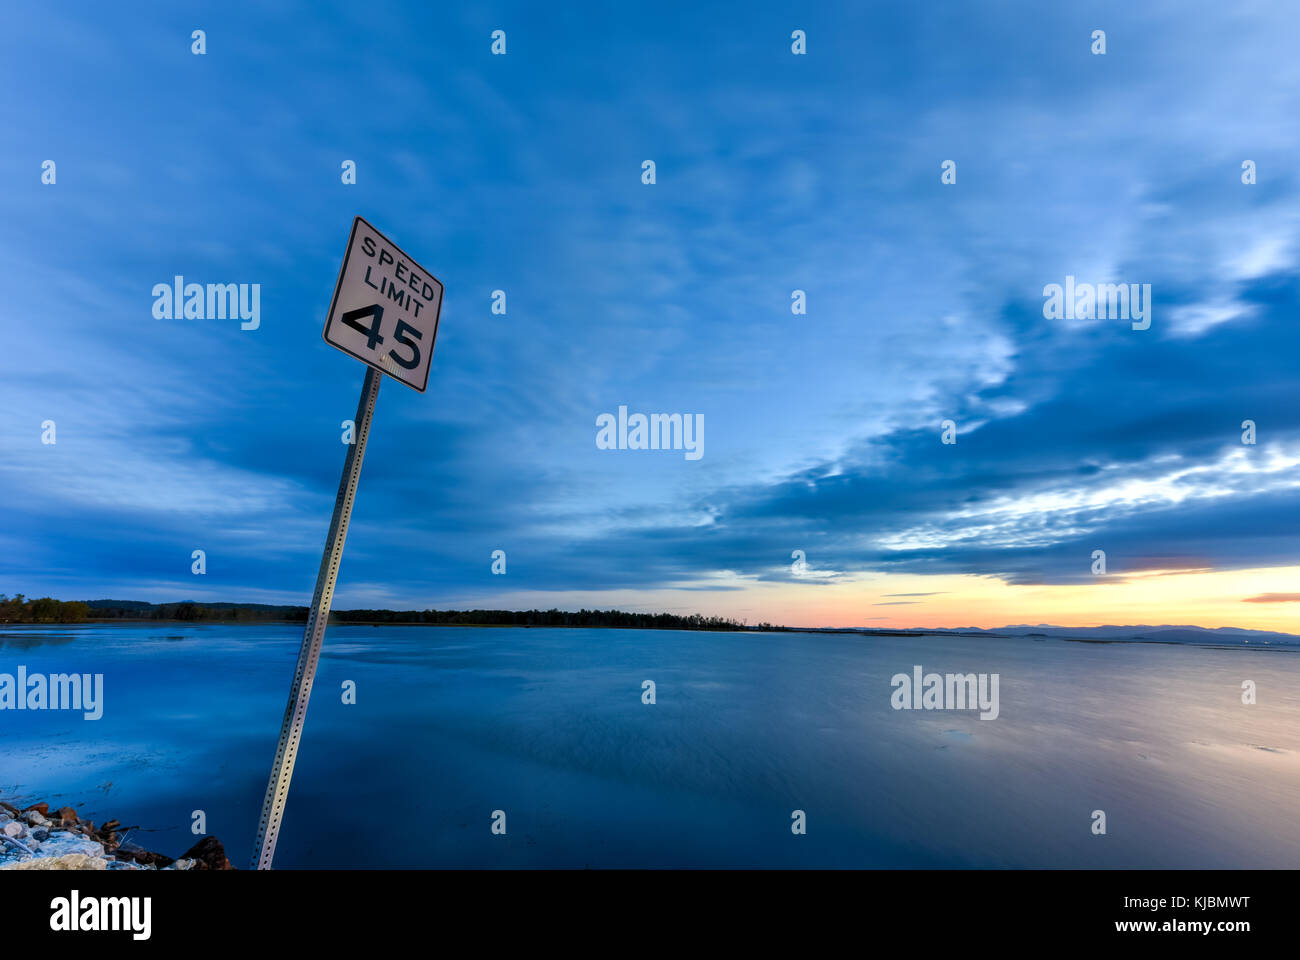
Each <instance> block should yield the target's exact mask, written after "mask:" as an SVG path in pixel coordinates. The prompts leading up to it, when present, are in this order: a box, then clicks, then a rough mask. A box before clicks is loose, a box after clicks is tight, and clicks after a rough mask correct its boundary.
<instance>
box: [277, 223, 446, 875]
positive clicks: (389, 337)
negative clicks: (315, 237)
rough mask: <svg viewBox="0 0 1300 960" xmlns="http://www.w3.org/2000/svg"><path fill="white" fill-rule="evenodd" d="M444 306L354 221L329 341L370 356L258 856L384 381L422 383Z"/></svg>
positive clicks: (306, 690)
mask: <svg viewBox="0 0 1300 960" xmlns="http://www.w3.org/2000/svg"><path fill="white" fill-rule="evenodd" d="M441 309H442V284H441V283H439V282H438V281H437V279H436V278H435V277H434V276H433V274H431V273H429V271H428V270H425V269H424V267H422V266H420V265H419V264H418V263H416V262H415V261H414V260H412V259H411V258H410V257H408V256H407V255H406V254H405V253H403V252H402V248H401V247H399V246H398V245H397V244H395V243H393V241H391V240H389V239H388V238H387V237H385V236H384V235H383V234H382V233H380V232H379V231H378V230H376V229H375V228H374V227H372V226H371V225H370V224H369V223H367V222H366V221H365V220H364V219H363V218H362V217H357V218H356V219H355V220H353V221H352V235H351V236H350V237H349V238H348V250H347V253H345V254H344V255H343V266H342V268H341V269H340V270H339V279H338V283H336V284H335V285H334V299H333V300H332V301H331V302H330V312H329V316H328V317H326V318H325V331H324V337H325V342H326V343H329V344H330V345H331V346H335V347H338V348H339V349H340V350H342V351H343V352H344V353H348V354H351V355H352V356H354V357H356V358H357V359H358V360H360V361H362V362H363V363H366V364H368V369H367V370H366V376H365V380H363V381H362V384H361V397H360V399H359V400H358V401H357V415H356V419H355V420H354V421H353V424H354V426H355V431H354V434H353V439H352V441H351V442H350V443H349V444H348V448H347V455H346V457H345V458H344V460H343V475H342V476H341V477H340V478H339V492H338V496H337V497H335V499H334V515H333V517H332V518H331V519H330V529H329V533H328V534H327V535H326V537H325V551H324V553H323V554H322V555H321V561H320V570H319V572H318V573H317V574H316V592H315V594H314V595H313V596H312V600H311V607H310V608H308V612H307V626H306V629H304V630H303V634H302V644H301V645H300V646H299V648H298V663H297V666H296V667H295V668H294V672H293V681H292V683H290V685H289V699H288V702H287V703H286V704H285V708H284V719H283V720H282V721H281V722H280V739H279V741H278V743H277V744H276V748H275V760H274V761H272V763H271V776H270V779H269V780H268V781H267V784H266V795H265V796H264V797H263V799H262V816H261V819H260V820H259V821H258V825H257V839H256V841H255V842H254V845H253V862H252V866H253V867H255V868H256V869H259V870H269V869H270V868H271V863H272V861H273V860H274V858H275V845H276V841H277V839H278V838H279V836H280V823H281V822H282V821H283V819H284V811H285V804H286V803H287V802H288V799H289V785H290V783H291V781H292V780H293V766H294V763H295V761H296V760H297V758H298V746H299V744H300V743H301V742H302V736H303V727H304V724H305V723H306V722H307V704H308V702H309V701H310V700H311V688H312V683H313V682H314V681H315V679H316V666H317V664H318V663H319V662H320V653H321V647H322V646H323V645H324V643H325V626H326V624H328V622H329V616H330V604H331V603H332V602H333V600H334V586H335V584H336V583H337V582H338V573H339V564H340V563H341V562H342V560H343V544H344V542H345V541H346V540H347V536H348V523H349V522H350V520H351V519H352V504H353V502H354V501H355V500H356V495H357V484H358V483H359V482H360V480H361V462H362V460H364V459H365V456H366V442H367V440H368V439H369V437H370V423H371V421H372V420H373V419H374V416H375V401H376V400H377V399H378V397H379V384H380V382H381V381H382V380H383V379H384V374H388V375H389V376H390V377H392V378H393V379H394V380H400V381H401V382H402V383H404V384H406V385H407V386H408V387H411V388H413V389H415V390H419V391H420V392H421V393H423V392H424V388H425V387H427V386H428V385H429V361H430V360H431V359H432V358H433V340H434V337H436V336H437V334H438V313H439V311H440V310H441Z"/></svg>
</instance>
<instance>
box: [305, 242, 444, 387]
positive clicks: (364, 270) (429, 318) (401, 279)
mask: <svg viewBox="0 0 1300 960" xmlns="http://www.w3.org/2000/svg"><path fill="white" fill-rule="evenodd" d="M441 309H442V284H441V283H439V282H438V280H437V278H436V277H434V276H433V274H431V273H430V272H429V271H428V270H425V269H424V267H422V266H420V265H419V264H418V263H416V262H415V260H413V259H412V258H411V257H409V256H407V255H406V254H405V253H404V252H403V251H402V248H401V247H399V246H398V245H397V244H395V243H393V241H391V240H389V239H388V238H387V237H385V236H384V235H383V234H382V233H380V232H379V231H378V230H376V229H375V228H374V227H373V226H372V225H371V224H370V223H368V222H367V221H366V220H365V218H363V217H357V218H356V219H355V220H353V221H352V236H351V237H350V238H349V239H348V249H347V253H345V254H344V255H343V266H342V268H341V269H340V270H339V280H338V283H337V284H336V285H335V287H334V299H333V300H332V301H331V303H330V312H329V315H328V316H327V317H326V318H325V330H324V334H323V335H324V337H325V341H326V342H327V343H329V344H330V345H331V346H335V347H338V348H339V349H340V350H342V351H343V352H344V353H347V354H350V355H352V356H354V357H356V358H357V359H358V360H360V361H362V362H363V363H368V364H370V366H372V367H374V368H375V369H376V370H380V371H382V372H383V373H386V374H388V375H389V376H390V377H392V378H393V379H394V380H400V381H401V382H402V383H404V384H406V385H407V386H408V387H412V388H414V389H416V390H419V391H420V392H421V393H423V392H424V389H425V387H427V386H428V385H429V361H430V360H431V359H432V358H433V340H434V337H436V336H437V334H438V314H439V312H440V311H441Z"/></svg>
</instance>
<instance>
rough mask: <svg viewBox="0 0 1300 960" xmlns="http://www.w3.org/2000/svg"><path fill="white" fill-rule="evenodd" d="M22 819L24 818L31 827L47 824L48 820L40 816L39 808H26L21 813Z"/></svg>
mask: <svg viewBox="0 0 1300 960" xmlns="http://www.w3.org/2000/svg"><path fill="white" fill-rule="evenodd" d="M23 819H24V820H26V821H27V822H28V823H29V824H31V825H32V826H33V827H44V826H47V825H48V824H49V822H50V821H48V820H46V819H45V817H43V816H41V812H40V811H39V810H28V811H27V812H26V813H24V814H23Z"/></svg>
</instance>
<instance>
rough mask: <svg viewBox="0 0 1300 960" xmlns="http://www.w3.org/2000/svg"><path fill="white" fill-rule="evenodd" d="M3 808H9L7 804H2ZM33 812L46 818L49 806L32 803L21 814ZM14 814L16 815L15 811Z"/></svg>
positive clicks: (11, 808) (48, 813)
mask: <svg viewBox="0 0 1300 960" xmlns="http://www.w3.org/2000/svg"><path fill="white" fill-rule="evenodd" d="M3 806H6V807H9V804H7V803H6V804H3ZM9 809H10V810H13V809H14V808H13V807H9ZM33 810H34V811H36V812H37V813H39V814H40V815H41V816H42V817H48V816H49V815H50V805H49V804H48V803H33V804H32V805H31V806H30V807H27V808H26V809H24V810H23V813H31V812H32V811H33ZM14 813H15V815H17V811H16V810H15V811H14Z"/></svg>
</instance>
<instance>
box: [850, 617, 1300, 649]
mask: <svg viewBox="0 0 1300 960" xmlns="http://www.w3.org/2000/svg"><path fill="white" fill-rule="evenodd" d="M853 632H855V633H875V634H897V633H903V634H909V635H910V634H915V635H921V634H930V635H934V634H950V635H954V636H990V637H1036V638H1040V639H1042V638H1052V639H1058V640H1090V641H1093V642H1096V643H1125V642H1127V643H1140V642H1146V643H1194V644H1208V645H1214V646H1234V647H1236V646H1254V645H1259V646H1286V647H1295V646H1300V636H1298V635H1296V634H1292V633H1279V632H1275V631H1270V630H1248V629H1246V628H1245V627H1196V626H1173V625H1169V624H1164V625H1160V626H1153V625H1150V624H1137V625H1129V626H1114V625H1107V626H1102V627H1058V626H1055V625H1053V624H1050V623H1039V624H1032V625H1031V624H1023V623H1021V624H1015V625H1013V626H1006V627H995V628H992V629H984V628H981V627H951V628H931V629H925V628H917V629H909V630H905V631H891V630H880V629H878V628H873V627H860V628H854V629H853Z"/></svg>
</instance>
